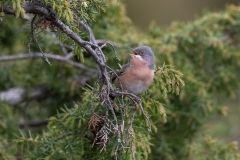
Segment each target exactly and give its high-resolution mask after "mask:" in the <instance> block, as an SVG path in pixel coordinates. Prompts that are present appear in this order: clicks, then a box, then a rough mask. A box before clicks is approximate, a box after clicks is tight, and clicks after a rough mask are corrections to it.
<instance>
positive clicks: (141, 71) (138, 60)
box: [111, 46, 156, 95]
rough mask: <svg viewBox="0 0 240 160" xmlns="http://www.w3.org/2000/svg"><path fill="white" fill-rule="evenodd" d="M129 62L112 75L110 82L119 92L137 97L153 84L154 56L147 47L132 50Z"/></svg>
mask: <svg viewBox="0 0 240 160" xmlns="http://www.w3.org/2000/svg"><path fill="white" fill-rule="evenodd" d="M132 51H133V53H134V54H130V56H131V59H130V62H129V63H127V64H126V65H125V66H123V67H122V68H121V69H120V70H119V71H118V72H116V73H115V74H113V75H112V77H111V81H112V83H113V84H115V86H116V87H117V88H118V89H120V90H121V91H127V92H128V93H132V94H134V95H139V94H141V93H143V92H144V91H146V90H147V89H148V87H149V86H150V85H151V83H152V82H153V78H154V65H155V61H156V60H155V56H154V53H153V51H152V49H151V48H150V47H149V46H139V47H137V48H135V49H132Z"/></svg>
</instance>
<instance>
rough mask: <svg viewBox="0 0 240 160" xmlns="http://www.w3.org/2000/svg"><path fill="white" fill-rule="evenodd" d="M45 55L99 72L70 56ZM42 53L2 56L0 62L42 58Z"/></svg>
mask: <svg viewBox="0 0 240 160" xmlns="http://www.w3.org/2000/svg"><path fill="white" fill-rule="evenodd" d="M45 56H46V57H47V58H49V59H54V60H57V61H62V62H66V63H68V64H70V65H72V66H75V67H78V68H81V69H83V70H87V71H89V72H94V73H97V70H95V69H92V68H89V67H86V66H85V65H83V64H81V63H78V62H74V61H72V60H70V59H68V57H69V56H66V57H64V56H60V55H54V54H45ZM42 57H43V56H42V53H31V54H19V55H12V56H0V62H4V61H14V60H24V59H31V58H42Z"/></svg>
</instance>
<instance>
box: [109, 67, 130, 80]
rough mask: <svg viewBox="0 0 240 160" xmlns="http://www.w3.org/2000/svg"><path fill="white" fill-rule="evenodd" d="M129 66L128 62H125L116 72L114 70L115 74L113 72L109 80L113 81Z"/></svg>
mask: <svg viewBox="0 0 240 160" xmlns="http://www.w3.org/2000/svg"><path fill="white" fill-rule="evenodd" d="M129 67H130V63H127V64H126V65H125V66H123V67H122V68H121V69H120V70H119V71H118V72H116V74H115V73H113V75H112V76H111V81H112V83H113V82H114V80H115V79H116V78H117V77H118V76H120V75H122V74H124V72H125V71H126V70H127V69H128V68H129Z"/></svg>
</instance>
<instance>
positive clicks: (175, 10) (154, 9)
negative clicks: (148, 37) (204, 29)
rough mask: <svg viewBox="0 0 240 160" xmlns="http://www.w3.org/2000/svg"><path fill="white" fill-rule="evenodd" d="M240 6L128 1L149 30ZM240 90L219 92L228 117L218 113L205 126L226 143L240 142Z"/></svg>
mask: <svg viewBox="0 0 240 160" xmlns="http://www.w3.org/2000/svg"><path fill="white" fill-rule="evenodd" d="M231 4H235V5H239V4H240V2H239V0H196V1H193V0H181V1H180V0H167V1H166V0H141V1H139V0H127V1H126V7H127V14H128V16H129V17H130V18H131V20H132V22H133V23H134V24H135V26H136V27H137V28H139V29H140V30H142V31H146V30H147V29H148V28H149V25H150V24H151V23H152V22H155V23H156V24H157V25H158V26H161V27H167V26H169V25H170V24H171V23H173V22H176V21H177V22H191V21H192V20H194V19H196V18H197V17H199V16H201V15H202V14H203V13H204V12H206V11H210V12H212V11H220V10H223V9H224V8H225V7H226V6H227V5H231ZM239 96H240V92H239V93H238V94H237V96H236V97H231V98H230V97H225V96H223V95H219V98H218V100H219V101H220V103H222V104H223V105H225V106H227V107H228V109H227V114H228V115H227V116H219V115H215V116H213V117H211V118H210V119H209V123H208V125H206V126H205V127H204V128H203V129H205V130H206V131H207V132H208V133H209V134H211V135H213V136H215V137H216V138H219V139H221V140H222V141H223V142H231V141H233V140H236V141H238V143H240V125H239V122H240V116H239V115H240V108H239V106H240V99H239V98H238V97H239Z"/></svg>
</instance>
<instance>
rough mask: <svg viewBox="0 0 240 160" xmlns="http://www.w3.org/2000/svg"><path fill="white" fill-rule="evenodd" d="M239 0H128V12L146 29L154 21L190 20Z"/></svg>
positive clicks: (168, 22)
mask: <svg viewBox="0 0 240 160" xmlns="http://www.w3.org/2000/svg"><path fill="white" fill-rule="evenodd" d="M239 3H240V2H239V0H167V1H166V0H140V1H139V0H126V7H127V14H128V16H129V17H130V18H131V20H132V21H133V23H134V24H135V25H136V26H137V27H138V28H140V29H142V30H146V29H148V27H149V24H150V23H151V22H152V21H155V22H156V24H157V25H158V26H168V25H169V24H171V23H172V22H173V21H178V22H189V21H191V20H194V19H195V17H196V16H200V15H202V13H203V12H204V10H209V11H219V10H221V9H224V8H225V6H226V5H229V4H236V5H237V4H239Z"/></svg>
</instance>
